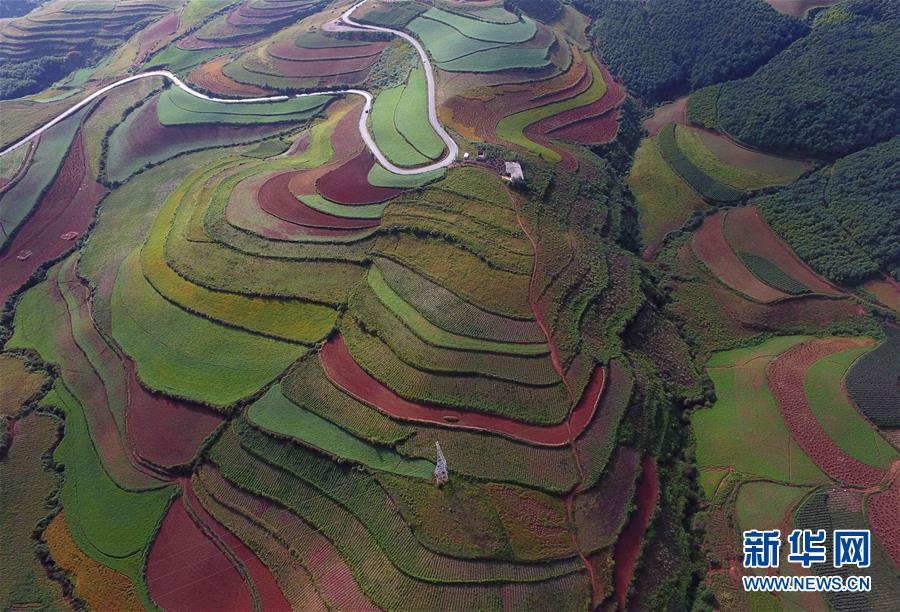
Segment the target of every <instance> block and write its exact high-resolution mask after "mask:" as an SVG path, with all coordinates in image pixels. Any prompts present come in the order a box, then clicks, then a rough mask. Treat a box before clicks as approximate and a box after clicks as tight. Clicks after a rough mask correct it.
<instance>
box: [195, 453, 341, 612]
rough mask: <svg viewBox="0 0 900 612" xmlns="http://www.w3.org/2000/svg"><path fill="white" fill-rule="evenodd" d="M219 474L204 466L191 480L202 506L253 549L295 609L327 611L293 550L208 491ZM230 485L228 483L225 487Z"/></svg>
mask: <svg viewBox="0 0 900 612" xmlns="http://www.w3.org/2000/svg"><path fill="white" fill-rule="evenodd" d="M216 476H217V473H216V472H215V470H214V469H212V468H211V467H209V466H208V465H205V466H203V467H202V468H201V471H199V472H197V473H196V474H195V475H194V477H193V478H192V480H191V483H192V488H193V490H194V493H195V494H196V496H197V499H198V500H199V501H200V503H201V504H202V505H203V508H204V509H205V510H206V511H207V512H208V513H209V514H210V515H211V516H212V517H213V518H215V520H216V521H217V522H219V523H220V524H222V525H224V526H225V528H227V529H228V530H229V531H230V532H232V533H233V534H235V535H236V536H237V537H238V538H240V539H241V541H242V542H243V543H244V544H245V545H246V546H248V547H249V548H250V549H252V550H253V552H254V553H255V554H256V556H257V557H258V558H259V559H260V561H261V562H262V563H263V564H265V566H266V567H267V568H268V569H269V571H270V572H271V573H272V575H273V576H274V578H275V580H276V581H277V582H278V586H279V588H280V590H281V592H282V594H283V595H284V598H285V599H286V600H287V602H288V604H289V605H290V606H291V607H292V608H293V609H303V610H322V611H324V610H327V607H326V606H325V603H324V601H322V597H321V596H320V595H319V593H318V591H317V590H316V585H315V584H314V583H313V581H312V578H311V577H310V575H309V571H308V570H307V569H306V568H305V567H304V566H303V564H302V563H301V561H299V560H297V559H295V558H294V557H293V556H292V555H291V549H290V548H289V547H288V546H287V545H285V544H284V543H282V542H281V541H280V540H279V539H278V538H277V537H275V536H274V535H273V534H272V533H271V532H270V531H267V530H266V529H265V528H263V527H261V526H259V525H258V524H257V523H255V522H253V521H252V520H251V519H250V518H249V517H248V516H245V515H244V514H241V513H239V512H237V511H235V510H232V509H231V508H229V507H228V506H226V505H225V504H223V503H221V502H220V501H218V500H217V499H216V497H214V496H213V495H212V494H210V493H209V492H208V491H207V490H206V486H208V485H207V484H206V483H207V481H209V480H211V481H213V482H216V480H217V479H216ZM227 486H228V485H227V483H226V484H225V485H224V487H223V488H225V487H227ZM247 497H250V496H247ZM247 501H248V502H250V503H251V504H252V503H254V502H255V503H257V504H259V503H260V500H258V499H254V498H252V497H250V499H248V500H247Z"/></svg>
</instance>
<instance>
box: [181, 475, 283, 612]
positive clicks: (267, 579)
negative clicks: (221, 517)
mask: <svg viewBox="0 0 900 612" xmlns="http://www.w3.org/2000/svg"><path fill="white" fill-rule="evenodd" d="M184 496H185V499H186V500H187V502H188V503H189V505H190V508H191V510H193V511H194V512H195V514H196V518H198V519H199V520H200V521H201V522H202V523H203V524H204V525H205V526H206V527H207V528H208V529H210V530H211V531H212V532H213V533H214V534H215V537H217V538H218V539H219V542H220V543H221V544H224V545H225V546H226V547H227V548H228V550H229V551H230V552H231V554H232V555H234V557H236V558H237V560H238V561H239V562H240V563H241V564H242V565H243V566H244V567H245V568H246V570H247V573H248V574H249V575H250V580H251V581H252V582H253V586H254V587H255V588H256V592H257V593H258V594H259V603H260V607H261V609H262V610H266V611H267V612H268V611H269V610H284V611H285V612H287V611H289V610H290V609H291V606H290V604H289V603H288V601H287V599H285V597H284V594H283V593H282V592H281V588H280V587H279V586H278V583H277V582H276V581H275V577H274V576H273V575H272V572H270V571H269V568H268V567H266V566H265V565H264V564H263V563H262V561H260V560H259V557H257V556H256V554H255V553H254V552H253V551H252V550H250V549H249V548H247V546H246V545H245V544H244V543H243V542H242V541H241V540H240V539H239V538H238V537H237V536H236V535H234V534H233V533H231V532H230V531H228V529H226V528H225V527H224V526H223V525H222V524H221V523H219V522H218V521H217V520H216V519H215V518H213V517H212V515H210V514H209V513H208V512H207V511H206V508H204V507H203V505H202V504H201V503H200V500H198V499H197V496H196V494H195V493H194V490H193V488H192V485H191V484H190V482H185V484H184Z"/></svg>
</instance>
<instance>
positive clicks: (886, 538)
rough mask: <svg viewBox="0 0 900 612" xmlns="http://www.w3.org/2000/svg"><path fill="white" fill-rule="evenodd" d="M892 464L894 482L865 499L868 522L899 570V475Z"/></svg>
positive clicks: (895, 466)
mask: <svg viewBox="0 0 900 612" xmlns="http://www.w3.org/2000/svg"><path fill="white" fill-rule="evenodd" d="M896 468H897V464H895V465H894V470H893V471H894V482H893V483H891V486H890V488H889V489H887V490H886V491H883V492H881V493H873V494H872V495H871V496H870V497H869V498H868V500H867V503H866V508H867V510H868V515H869V523H870V524H871V526H872V530H873V531H875V535H876V536H878V540H879V542H881V546H882V548H884V550H885V552H887V554H888V556H889V557H890V558H891V561H893V563H894V567H895V568H897V569H898V570H900V475H898V473H897V469H896Z"/></svg>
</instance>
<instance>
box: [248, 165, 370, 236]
mask: <svg viewBox="0 0 900 612" xmlns="http://www.w3.org/2000/svg"><path fill="white" fill-rule="evenodd" d="M293 175H294V173H293V172H284V173H282V174H277V175H275V176H274V177H272V178H270V179H269V180H268V181H266V182H265V183H264V184H263V185H262V186H261V187H260V188H259V191H258V192H257V193H256V194H255V199H256V200H257V201H258V202H259V207H260V208H261V209H262V210H264V211H265V212H267V213H269V214H270V215H272V216H275V217H278V218H279V219H282V220H284V221H289V222H291V223H295V224H297V225H305V226H307V227H315V228H319V229H364V228H369V227H375V226H377V225H378V224H379V220H378V219H348V218H345V217H335V216H333V215H328V214H325V213H322V212H319V211H317V210H314V209H312V208H310V207H309V206H307V205H306V204H304V203H303V202H301V201H300V200H298V199H297V198H296V196H294V194H293V193H291V191H290V189H289V187H288V185H289V184H290V182H291V178H292V177H293Z"/></svg>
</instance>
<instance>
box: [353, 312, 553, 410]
mask: <svg viewBox="0 0 900 612" xmlns="http://www.w3.org/2000/svg"><path fill="white" fill-rule="evenodd" d="M342 335H343V337H344V340H345V341H346V343H347V346H348V348H349V349H350V352H351V354H352V355H353V358H354V360H355V361H356V362H357V363H358V364H359V365H360V366H362V368H363V369H365V370H366V371H367V372H368V373H369V374H370V375H371V376H373V377H374V378H375V379H377V380H379V381H380V382H381V383H382V384H384V385H385V386H387V387H389V388H390V389H391V390H393V391H394V392H395V393H397V394H398V395H399V396H401V397H403V398H406V399H407V400H410V401H413V402H425V403H427V404H437V405H441V406H454V407H457V408H461V409H464V410H474V411H476V412H483V413H486V414H493V415H498V416H502V417H506V418H511V419H516V420H521V421H524V422H528V423H559V422H560V421H561V420H563V419H564V418H565V416H566V414H567V413H568V409H569V404H570V402H569V399H568V395H567V394H566V390H565V387H564V386H563V385H561V384H557V385H554V386H552V387H525V386H523V385H518V384H515V383H507V382H501V381H499V380H495V379H488V378H481V377H474V376H461V375H438V374H428V373H425V372H423V371H421V370H417V369H415V368H413V367H411V366H408V365H407V364H405V363H403V362H402V361H400V360H399V359H398V358H397V356H396V355H395V354H394V353H393V352H392V351H391V349H390V347H388V346H387V345H386V344H384V342H382V341H381V340H380V339H379V338H377V337H375V336H373V335H370V334H369V333H367V332H366V331H364V330H362V329H360V327H359V326H358V325H354V324H347V325H344V326H343V328H342Z"/></svg>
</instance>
